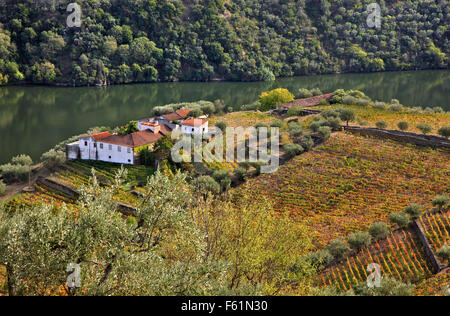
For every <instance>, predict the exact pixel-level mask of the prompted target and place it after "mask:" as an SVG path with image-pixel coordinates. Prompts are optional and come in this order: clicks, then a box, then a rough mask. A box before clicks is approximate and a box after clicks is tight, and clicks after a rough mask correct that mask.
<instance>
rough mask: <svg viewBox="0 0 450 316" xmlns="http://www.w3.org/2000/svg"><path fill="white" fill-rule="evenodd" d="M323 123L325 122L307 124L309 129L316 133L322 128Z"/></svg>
mask: <svg viewBox="0 0 450 316" xmlns="http://www.w3.org/2000/svg"><path fill="white" fill-rule="evenodd" d="M325 122H326V121H325V120H320V121H315V122H312V123H311V124H309V129H310V130H312V131H313V132H315V133H317V132H318V131H319V128H320V127H321V126H323V124H324V123H325Z"/></svg>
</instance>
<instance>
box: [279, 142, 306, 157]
mask: <svg viewBox="0 0 450 316" xmlns="http://www.w3.org/2000/svg"><path fill="white" fill-rule="evenodd" d="M283 149H284V151H285V152H286V154H288V156H290V157H294V156H297V155H300V154H301V153H303V152H304V151H305V150H304V149H303V147H302V146H301V145H298V144H293V143H289V144H286V145H284V146H283Z"/></svg>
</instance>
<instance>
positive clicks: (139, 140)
mask: <svg viewBox="0 0 450 316" xmlns="http://www.w3.org/2000/svg"><path fill="white" fill-rule="evenodd" d="M161 137H163V135H162V134H161V133H157V134H155V133H153V132H152V131H149V130H144V131H140V132H135V133H132V134H128V135H111V136H110V137H107V138H104V139H102V142H104V143H107V144H113V145H119V146H124V147H130V148H136V147H140V146H144V145H149V144H152V143H155V142H157V141H158V139H160V138H161Z"/></svg>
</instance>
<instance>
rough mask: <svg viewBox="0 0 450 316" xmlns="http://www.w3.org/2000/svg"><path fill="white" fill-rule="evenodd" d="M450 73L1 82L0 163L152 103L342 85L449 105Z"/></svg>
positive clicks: (238, 101)
mask: <svg viewBox="0 0 450 316" xmlns="http://www.w3.org/2000/svg"><path fill="white" fill-rule="evenodd" d="M449 79H450V71H449V70H431V71H428V70H427V71H416V72H385V73H371V74H342V75H320V76H309V77H293V78H280V79H277V80H276V81H275V82H270V83H268V82H212V83H192V82H180V83H156V84H132V85H122V86H110V87H105V88H97V87H82V88H62V87H48V86H7V87H0V163H5V162H7V161H8V160H10V159H11V157H13V156H15V155H18V154H21V153H24V154H28V155H30V156H31V157H32V158H33V160H34V161H38V160H39V157H40V156H41V154H42V153H43V152H45V151H47V150H48V149H49V148H51V147H53V146H54V145H55V144H56V143H59V142H60V141H62V140H64V139H67V138H69V137H70V136H72V135H76V134H80V133H83V132H84V131H86V130H87V129H88V128H90V127H93V126H111V127H114V126H117V125H121V124H124V123H126V122H128V121H130V120H135V119H140V118H144V117H147V116H148V115H149V113H150V111H151V109H152V108H153V107H154V106H157V105H164V104H168V103H177V102H190V101H198V100H209V101H214V100H217V99H222V100H224V101H225V103H226V104H227V106H233V107H234V108H239V106H241V105H242V104H248V103H251V102H253V101H255V100H257V98H258V96H259V95H260V94H261V92H263V91H267V90H270V89H274V88H279V87H283V88H287V89H289V90H291V91H292V92H296V91H297V90H298V89H299V88H308V89H311V88H314V87H318V88H320V89H321V90H322V91H323V92H324V93H325V92H332V91H334V90H336V89H338V88H343V89H358V90H362V91H364V92H365V93H366V94H367V95H368V96H370V97H371V98H372V99H373V100H380V101H390V100H391V99H392V98H396V99H399V100H400V102H401V103H402V104H404V105H407V106H424V107H425V106H441V107H442V108H444V109H445V110H447V111H450V99H449V98H448V96H449V92H450V84H449V82H450V81H449Z"/></svg>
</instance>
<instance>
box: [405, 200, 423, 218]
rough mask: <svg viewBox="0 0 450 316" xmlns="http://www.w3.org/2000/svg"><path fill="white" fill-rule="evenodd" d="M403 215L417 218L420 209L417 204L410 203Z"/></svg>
mask: <svg viewBox="0 0 450 316" xmlns="http://www.w3.org/2000/svg"><path fill="white" fill-rule="evenodd" d="M405 213H406V214H409V216H411V217H412V218H417V217H419V215H420V214H421V213H422V207H421V206H420V205H419V204H416V203H412V204H410V205H409V206H407V207H405Z"/></svg>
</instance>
